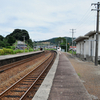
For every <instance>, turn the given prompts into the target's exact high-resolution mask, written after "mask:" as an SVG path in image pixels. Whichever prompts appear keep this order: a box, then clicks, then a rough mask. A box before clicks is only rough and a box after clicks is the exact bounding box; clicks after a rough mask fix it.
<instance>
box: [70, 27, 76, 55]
mask: <svg viewBox="0 0 100 100" xmlns="http://www.w3.org/2000/svg"><path fill="white" fill-rule="evenodd" d="M70 30H71V31H72V54H73V35H74V30H75V29H70Z"/></svg>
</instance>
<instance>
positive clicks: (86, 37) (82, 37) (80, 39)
mask: <svg viewBox="0 0 100 100" xmlns="http://www.w3.org/2000/svg"><path fill="white" fill-rule="evenodd" d="M88 38H89V37H88V36H79V37H78V38H76V39H75V40H74V42H78V41H82V40H84V39H88Z"/></svg>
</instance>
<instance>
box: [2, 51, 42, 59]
mask: <svg viewBox="0 0 100 100" xmlns="http://www.w3.org/2000/svg"><path fill="white" fill-rule="evenodd" d="M40 52H43V51H35V52H28V53H18V54H13V55H12V54H10V55H2V56H0V60H4V59H10V58H14V57H20V56H25V55H29V54H35V53H40Z"/></svg>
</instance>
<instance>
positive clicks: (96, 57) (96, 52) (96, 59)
mask: <svg viewBox="0 0 100 100" xmlns="http://www.w3.org/2000/svg"><path fill="white" fill-rule="evenodd" d="M97 9H99V5H97ZM98 33H99V10H97V28H96V50H95V65H96V66H97V65H98Z"/></svg>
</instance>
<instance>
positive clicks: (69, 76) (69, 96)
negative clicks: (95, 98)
mask: <svg viewBox="0 0 100 100" xmlns="http://www.w3.org/2000/svg"><path fill="white" fill-rule="evenodd" d="M48 100H92V99H91V98H90V95H89V94H88V92H87V90H86V89H85V87H84V86H83V83H81V81H80V79H79V77H78V75H77V74H76V72H75V70H74V68H73V66H72V65H71V63H70V62H69V60H68V59H67V57H66V56H65V55H64V54H60V56H59V63H58V67H57V71H56V74H55V77H54V80H53V85H52V88H51V91H50V94H49V98H48Z"/></svg>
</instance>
